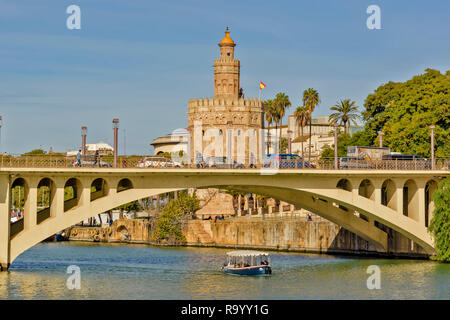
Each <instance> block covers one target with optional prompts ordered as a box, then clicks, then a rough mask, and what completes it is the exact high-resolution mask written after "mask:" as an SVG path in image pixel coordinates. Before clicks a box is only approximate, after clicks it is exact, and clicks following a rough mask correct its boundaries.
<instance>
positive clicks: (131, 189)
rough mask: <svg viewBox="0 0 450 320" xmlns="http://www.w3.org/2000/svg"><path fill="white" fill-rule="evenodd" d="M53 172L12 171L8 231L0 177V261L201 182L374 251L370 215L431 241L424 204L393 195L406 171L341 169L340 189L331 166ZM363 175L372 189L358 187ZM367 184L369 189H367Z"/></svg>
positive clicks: (383, 239)
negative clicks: (299, 211) (12, 216)
mask: <svg viewBox="0 0 450 320" xmlns="http://www.w3.org/2000/svg"><path fill="white" fill-rule="evenodd" d="M55 171H56V172H52V171H49V170H48V169H47V170H46V171H44V172H26V170H25V172H21V173H20V174H21V178H22V179H24V181H25V182H26V190H27V194H26V201H25V218H24V222H23V224H24V227H23V230H21V231H20V232H18V233H17V234H15V235H14V236H13V237H11V236H10V233H11V228H10V224H9V208H10V203H9V202H8V201H9V199H10V195H9V192H10V191H9V187H8V186H11V185H12V183H13V182H12V181H10V180H9V179H10V178H9V177H8V175H2V176H1V177H0V179H2V180H1V184H0V186H1V190H0V212H1V217H3V218H2V220H1V222H0V237H1V238H0V263H2V264H3V265H4V266H8V265H9V264H10V263H12V262H13V261H14V259H16V258H17V256H18V255H20V254H21V253H22V252H24V251H25V250H27V249H29V248H30V247H32V246H34V245H35V244H37V243H39V242H41V241H42V240H44V239H46V238H48V237H49V236H51V235H53V234H55V233H57V232H59V231H61V230H63V229H65V228H67V227H70V226H72V225H74V224H76V223H79V222H80V221H83V220H85V219H88V218H90V217H94V216H96V215H98V214H100V213H102V212H105V211H108V210H111V209H113V208H115V207H118V206H120V205H123V204H126V203H128V202H131V201H134V200H138V199H143V198H146V197H151V196H155V195H158V194H163V193H167V192H172V191H179V190H185V189H188V188H209V187H212V188H214V187H218V188H228V189H233V190H236V191H242V192H251V193H256V194H261V195H265V196H268V197H273V198H276V199H279V200H283V201H286V202H289V203H292V204H295V205H297V206H299V207H302V208H305V209H307V210H309V211H311V212H314V213H315V214H317V215H319V216H322V217H323V218H325V219H327V220H330V221H332V222H334V223H336V224H338V225H340V226H342V227H343V228H345V229H347V230H349V231H351V232H353V233H355V234H357V235H358V236H360V237H361V238H363V239H365V240H367V241H370V242H372V243H373V244H374V245H375V246H376V248H377V250H380V251H384V250H386V249H387V234H386V232H384V231H383V230H381V229H380V228H378V227H377V226H376V225H375V222H378V223H381V224H383V225H385V226H387V227H389V228H391V229H393V230H395V231H397V232H399V233H401V234H403V235H404V236H406V237H407V238H409V239H411V240H412V241H414V242H415V243H417V244H418V245H419V246H421V247H422V248H423V249H424V250H425V251H426V252H427V253H429V254H433V253H434V244H433V240H432V238H431V236H430V235H429V234H428V232H427V229H426V226H425V223H424V220H425V218H424V217H421V214H423V213H424V211H425V210H418V211H417V212H418V218H416V217H415V218H414V219H413V218H412V217H409V216H406V215H404V212H402V209H404V208H403V207H404V205H402V203H401V200H402V199H404V197H403V193H401V192H404V185H405V183H406V182H408V181H410V179H411V174H405V173H402V174H398V176H397V177H395V178H393V177H392V175H393V173H392V171H390V172H388V174H386V176H383V175H381V174H380V173H379V172H377V174H373V176H372V177H371V176H370V174H369V173H363V172H361V171H358V172H355V173H354V174H352V173H351V172H348V171H347V172H346V173H345V180H346V181H347V182H348V183H347V182H346V183H345V184H343V185H344V186H345V187H342V188H341V187H337V186H340V185H342V183H341V182H342V180H343V177H342V176H343V175H342V173H341V172H338V171H337V172H332V173H331V174H330V172H329V171H328V172H327V173H326V174H325V173H321V172H311V171H309V172H308V171H302V170H289V171H288V172H283V170H280V171H281V172H279V173H278V174H276V175H261V174H260V173H259V172H258V171H257V170H238V171H236V170H211V171H205V170H183V169H180V170H174V169H172V170H148V171H147V170H145V171H142V170H140V171H139V172H135V171H131V170H126V169H123V170H114V171H111V172H107V170H104V171H105V172H95V171H94V172H92V171H93V170H92V171H91V170H89V169H84V170H81V169H80V170H79V171H80V172H77V178H73V176H72V175H73V172H70V173H67V172H61V169H59V170H55ZM72 171H73V170H72ZM416 175H417V177H415V180H414V183H415V185H417V186H418V187H417V190H419V191H417V192H418V193H420V191H423V189H424V188H425V185H426V184H427V183H428V182H429V181H430V179H433V178H432V177H431V178H430V174H429V172H427V173H426V174H424V173H422V174H417V173H416ZM388 177H389V178H388ZM43 178H48V179H50V180H51V182H52V183H53V185H52V188H53V189H54V195H53V196H52V202H51V207H50V208H48V211H49V213H48V217H47V218H46V219H45V220H43V221H40V223H37V208H36V201H37V191H36V189H37V186H38V185H39V182H40V181H41V180H42V179H43ZM367 178H369V179H370V182H371V183H372V185H373V188H370V187H368V188H366V187H365V188H361V185H363V182H364V181H365V180H367ZM74 179H75V180H74ZM99 179H101V180H102V181H100V180H99ZM69 180H71V181H72V183H71V184H70V186H71V187H72V188H73V190H74V192H73V193H74V198H73V199H69V200H66V199H65V198H64V192H65V188H67V182H68V181H69ZM387 180H390V181H391V180H393V181H394V182H393V183H394V184H395V187H394V189H393V190H394V191H395V192H393V194H395V193H396V194H397V197H396V198H393V197H392V196H391V197H390V201H391V202H394V203H396V206H392V205H391V204H390V203H391V202H389V203H386V201H384V200H383V196H382V192H383V190H382V187H383V186H384V185H385V182H386V181H387ZM408 183H409V182H408ZM93 186H94V187H95V188H94V189H92V187H93ZM93 190H95V191H93ZM367 190H369V191H370V192H369V193H367ZM401 190H403V191H401ZM385 193H386V192H385ZM388 193H389V192H388ZM422 198H424V197H423V196H417V201H418V205H419V206H420V205H421V206H423V207H424V206H425V204H423V203H422V204H421V203H420V201H423V200H424V199H422ZM392 199H394V200H392ZM411 199H415V198H414V197H411ZM64 200H66V201H64ZM69 202H70V203H69ZM382 202H384V204H382ZM388 205H389V206H388ZM2 231H6V232H5V233H6V234H7V235H8V237H5V236H4V234H5V233H3V234H2ZM5 244H6V245H5Z"/></svg>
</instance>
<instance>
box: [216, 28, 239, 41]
mask: <svg viewBox="0 0 450 320" xmlns="http://www.w3.org/2000/svg"><path fill="white" fill-rule="evenodd" d="M219 45H232V46H235V44H234V41H233V39H231V37H230V31H229V30H228V27H227V30H226V31H225V37H224V38H223V39H222V40H221V41H220V43H219Z"/></svg>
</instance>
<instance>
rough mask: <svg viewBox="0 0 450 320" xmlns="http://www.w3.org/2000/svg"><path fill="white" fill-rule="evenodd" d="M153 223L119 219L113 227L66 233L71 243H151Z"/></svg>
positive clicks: (73, 229) (70, 229) (72, 230)
mask: <svg viewBox="0 0 450 320" xmlns="http://www.w3.org/2000/svg"><path fill="white" fill-rule="evenodd" d="M151 226H152V221H149V220H146V219H119V220H116V221H114V223H113V224H112V226H111V227H104V228H102V227H78V226H74V227H71V228H69V229H68V230H67V231H66V234H68V235H69V240H71V241H93V242H129V243H149V242H150V239H149V231H150V230H151V229H152V227H151Z"/></svg>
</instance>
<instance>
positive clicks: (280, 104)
mask: <svg viewBox="0 0 450 320" xmlns="http://www.w3.org/2000/svg"><path fill="white" fill-rule="evenodd" d="M274 105H275V108H276V110H277V118H278V120H279V121H280V128H281V129H280V131H281V132H280V136H279V139H280V141H279V143H278V145H279V146H280V147H281V136H282V134H281V133H282V131H283V129H282V125H283V117H284V115H285V114H286V109H287V108H289V107H290V106H291V101H289V97H288V95H287V94H285V93H283V92H280V93H278V94H277V95H276V97H275V100H274ZM275 123H276V122H275Z"/></svg>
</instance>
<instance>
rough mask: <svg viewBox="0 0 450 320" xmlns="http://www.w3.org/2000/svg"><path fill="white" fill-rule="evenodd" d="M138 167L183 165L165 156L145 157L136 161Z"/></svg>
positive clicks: (176, 166) (179, 166)
mask: <svg viewBox="0 0 450 320" xmlns="http://www.w3.org/2000/svg"><path fill="white" fill-rule="evenodd" d="M137 166H138V167H139V168H173V167H175V168H181V167H183V165H182V164H181V163H179V162H177V161H173V160H172V159H168V158H165V157H146V158H144V159H142V160H141V161H139V162H138V165H137Z"/></svg>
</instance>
